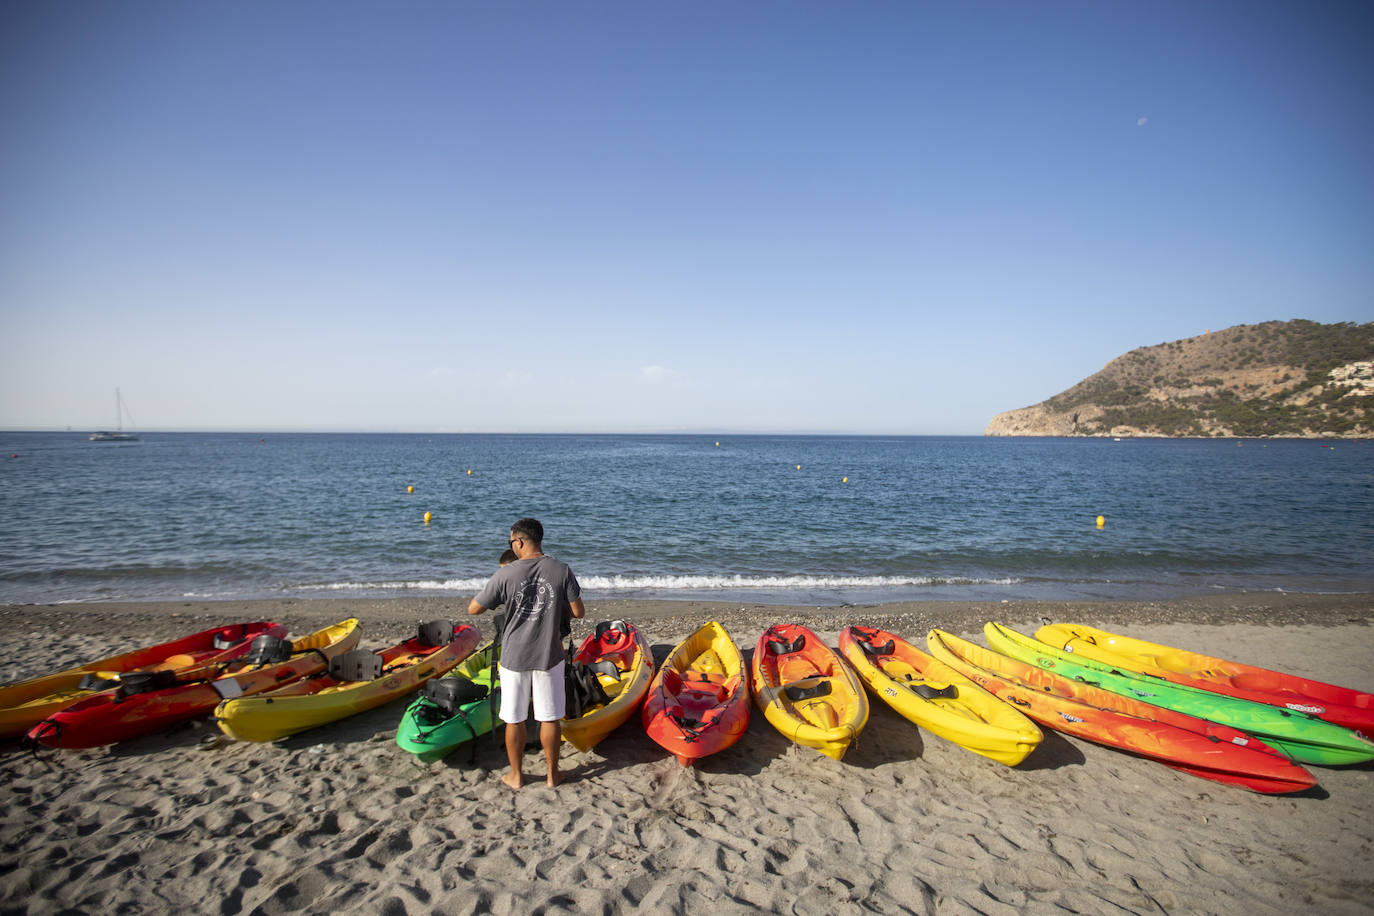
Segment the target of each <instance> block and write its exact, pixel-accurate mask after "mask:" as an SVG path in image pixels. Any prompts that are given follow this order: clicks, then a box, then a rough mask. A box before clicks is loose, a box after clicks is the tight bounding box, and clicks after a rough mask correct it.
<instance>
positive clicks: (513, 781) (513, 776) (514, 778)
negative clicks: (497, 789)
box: [501, 773, 525, 789]
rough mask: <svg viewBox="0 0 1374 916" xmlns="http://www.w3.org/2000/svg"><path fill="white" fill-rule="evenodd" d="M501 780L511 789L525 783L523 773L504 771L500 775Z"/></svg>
mask: <svg viewBox="0 0 1374 916" xmlns="http://www.w3.org/2000/svg"><path fill="white" fill-rule="evenodd" d="M501 781H502V782H504V783H505V784H506V785H507V786H509V787H510V788H512V789H518V788H520V787H521V786H523V785H524V784H525V774H524V773H505V774H503V775H502V776H501Z"/></svg>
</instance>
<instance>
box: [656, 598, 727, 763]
mask: <svg viewBox="0 0 1374 916" xmlns="http://www.w3.org/2000/svg"><path fill="white" fill-rule="evenodd" d="M640 715H641V717H642V718H643V721H644V730H645V731H646V732H648V733H649V737H650V738H652V739H654V741H656V742H658V744H659V745H661V746H662V747H664V748H665V749H667V750H668V752H669V753H671V754H672V755H673V756H674V757H676V758H677V759H678V762H679V763H681V764H682V765H683V766H690V765H691V764H692V762H693V761H695V760H700V759H701V758H702V757H705V756H707V755H708V754H714V753H715V752H716V751H719V750H723V749H724V748H727V747H729V746H730V745H732V744H734V743H735V742H736V741H738V740H739V739H740V736H742V735H743V734H744V732H745V729H747V728H748V727H749V687H748V685H747V684H746V683H745V680H744V659H743V657H742V656H741V655H740V652H739V647H738V646H736V645H735V643H734V641H733V640H732V639H730V636H729V634H727V633H726V632H725V628H724V627H722V626H721V625H720V624H719V623H716V622H715V621H714V620H713V621H711V622H710V623H707V624H704V625H703V626H702V627H701V629H699V630H697V631H696V632H695V633H693V634H692V635H691V636H688V637H687V638H686V639H684V640H683V641H682V642H681V643H679V644H678V645H677V647H676V648H674V649H673V651H672V653H671V654H669V656H668V658H667V659H666V660H665V661H664V662H663V667H662V668H660V669H659V672H658V674H657V675H656V676H655V677H654V680H653V682H652V683H651V684H650V685H649V695H648V696H647V697H645V698H644V708H643V710H642V711H641V714H640Z"/></svg>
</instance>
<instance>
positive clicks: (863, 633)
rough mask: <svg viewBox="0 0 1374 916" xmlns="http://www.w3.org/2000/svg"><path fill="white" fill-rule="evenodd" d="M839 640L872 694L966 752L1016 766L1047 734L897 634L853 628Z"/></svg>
mask: <svg viewBox="0 0 1374 916" xmlns="http://www.w3.org/2000/svg"><path fill="white" fill-rule="evenodd" d="M839 643H840V652H841V653H842V654H843V655H844V658H845V661H847V662H849V664H850V666H851V667H852V668H853V669H854V670H855V672H856V673H858V675H859V677H860V678H861V679H862V680H863V682H864V684H865V685H867V687H868V689H869V691H870V692H871V693H872V694H873V696H875V697H878V698H879V699H880V700H882V701H884V702H885V703H887V705H888V706H890V707H892V709H893V710H894V711H895V712H896V713H897V714H898V715H900V716H902V717H903V718H905V719H906V720H907V721H909V722H911V723H912V724H914V725H918V726H920V727H921V728H924V729H926V730H928V731H930V732H932V733H933V734H936V735H939V736H940V737H941V738H944V739H946V740H947V741H953V742H954V743H955V744H957V745H959V746H960V747H962V748H965V749H966V750H970V751H972V752H973V753H975V754H980V755H982V756H984V757H987V758H988V759H990V760H995V761H997V762H998V763H1002V764H1006V765H1007V766H1016V765H1017V764H1018V763H1020V762H1021V761H1023V760H1025V759H1026V757H1027V755H1029V754H1030V753H1031V751H1033V750H1035V748H1036V747H1038V746H1039V745H1040V742H1041V740H1042V739H1043V738H1044V735H1043V734H1042V733H1041V731H1040V729H1039V728H1038V727H1037V726H1036V724H1035V723H1034V722H1032V721H1031V720H1030V719H1029V718H1027V717H1026V716H1024V715H1022V714H1021V713H1020V712H1017V711H1016V708H1015V707H1013V706H1012V705H1010V704H1009V703H1004V702H1002V701H1001V700H999V699H997V697H995V696H993V695H992V694H991V693H988V692H987V691H986V690H984V689H983V688H981V687H979V686H978V685H977V684H975V683H974V682H973V681H972V680H970V679H969V678H967V677H965V676H964V675H963V674H961V673H959V672H958V671H956V670H954V669H953V668H951V667H950V666H949V665H946V664H945V663H944V662H941V661H938V660H936V659H934V658H931V657H930V656H929V655H927V654H926V653H924V652H922V651H921V650H920V649H917V648H916V647H915V646H913V645H912V644H911V643H909V642H907V641H906V640H904V639H902V638H901V637H900V636H897V635H896V634H893V633H889V632H888V631H886V630H880V629H877V628H875V627H859V626H850V627H845V628H844V630H842V631H841V632H840V639H839ZM884 649H885V650H887V651H882V650H884Z"/></svg>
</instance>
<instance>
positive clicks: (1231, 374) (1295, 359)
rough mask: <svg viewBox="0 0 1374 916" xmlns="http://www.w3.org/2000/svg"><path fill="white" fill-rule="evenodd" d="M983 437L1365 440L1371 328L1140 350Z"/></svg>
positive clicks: (1289, 329) (1293, 329)
mask: <svg viewBox="0 0 1374 916" xmlns="http://www.w3.org/2000/svg"><path fill="white" fill-rule="evenodd" d="M985 434H986V435H989V436H1119V437H1124V436H1162V437H1174V436H1177V437H1184V436H1202V437H1210V436H1221V437H1230V436H1246V437H1295V438H1366V437H1369V436H1371V435H1374V323H1368V324H1353V323H1342V324H1319V323H1317V322H1315V321H1303V320H1296V321H1286V322H1285V321H1269V322H1265V323H1263V324H1255V325H1237V326H1236V327H1233V328H1227V329H1226V330H1223V331H1215V332H1212V331H1209V332H1207V333H1205V334H1202V335H1201V336H1198V337H1189V338H1186V339H1184V340H1176V341H1173V342H1171V343H1162V344H1157V345H1155V346H1152V347H1141V348H1139V349H1136V350H1132V351H1130V352H1129V353H1127V354H1125V355H1124V356H1119V357H1117V358H1116V359H1114V360H1112V361H1111V362H1110V363H1108V364H1107V365H1106V366H1105V367H1104V368H1103V369H1102V371H1101V372H1098V373H1097V374H1095V375H1092V376H1090V377H1088V378H1086V379H1084V380H1083V381H1081V382H1079V383H1078V384H1077V385H1074V386H1073V387H1072V388H1069V389H1068V390H1066V391H1063V392H1060V393H1059V394H1057V395H1055V396H1054V397H1052V398H1049V399H1048V400H1045V401H1042V402H1041V403H1039V404H1034V405H1032V406H1030V407H1023V408H1020V409H1019V410H1009V411H1007V412H1005V413H1000V414H998V415H997V416H995V417H993V418H992V422H991V423H990V424H989V425H988V428H987V431H986V433H985Z"/></svg>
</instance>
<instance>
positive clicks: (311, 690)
mask: <svg viewBox="0 0 1374 916" xmlns="http://www.w3.org/2000/svg"><path fill="white" fill-rule="evenodd" d="M478 639H479V634H478V632H477V630H476V628H474V627H471V626H467V625H466V624H465V625H463V626H460V627H458V628H457V629H455V630H454V633H453V638H452V639H451V640H449V641H448V642H447V643H446V644H444V645H439V646H432V645H428V644H426V643H424V642H423V641H422V640H421V639H420V638H418V637H412V638H410V639H407V640H405V641H404V642H401V643H398V644H396V645H394V646H391V647H389V648H387V649H384V650H382V651H381V652H379V653H377V654H378V655H380V656H381V661H382V674H381V676H380V677H377V678H375V679H373V680H368V681H347V680H340V679H338V678H335V677H333V676H331V675H330V674H328V673H325V672H322V673H320V674H318V675H315V676H314V677H308V678H302V679H301V680H298V681H295V682H294V683H291V684H288V685H286V686H285V687H280V688H277V689H275V690H269V691H266V692H264V693H260V694H257V695H255V696H250V697H239V698H237V699H233V700H224V701H223V702H221V703H220V704H219V705H218V706H216V707H215V720H216V721H217V722H218V723H219V727H220V730H221V731H223V732H224V733H225V734H226V735H228V736H229V737H231V738H234V739H236V740H239V741H276V740H277V739H279V738H285V737H287V736H288V735H294V734H297V733H299V732H303V731H306V730H307V729H311V728H315V727H317V726H320V725H327V724H328V723H330V722H337V721H338V720H340V719H345V718H347V717H349V716H353V715H357V714H358V713H361V712H366V711H367V710H369V709H374V708H376V707H378V706H381V705H382V704H383V703H389V702H391V701H392V700H395V699H398V698H400V697H403V696H405V695H406V694H409V693H412V692H414V691H416V690H418V689H419V688H420V687H422V686H423V685H424V683H425V681H427V680H429V679H430V678H433V677H437V676H439V675H441V674H444V673H445V672H447V671H449V670H451V669H452V668H453V667H454V666H455V665H457V664H458V663H459V662H460V661H462V660H463V659H464V658H466V657H467V656H469V655H471V654H472V651H473V650H474V649H476V648H477V641H478Z"/></svg>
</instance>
